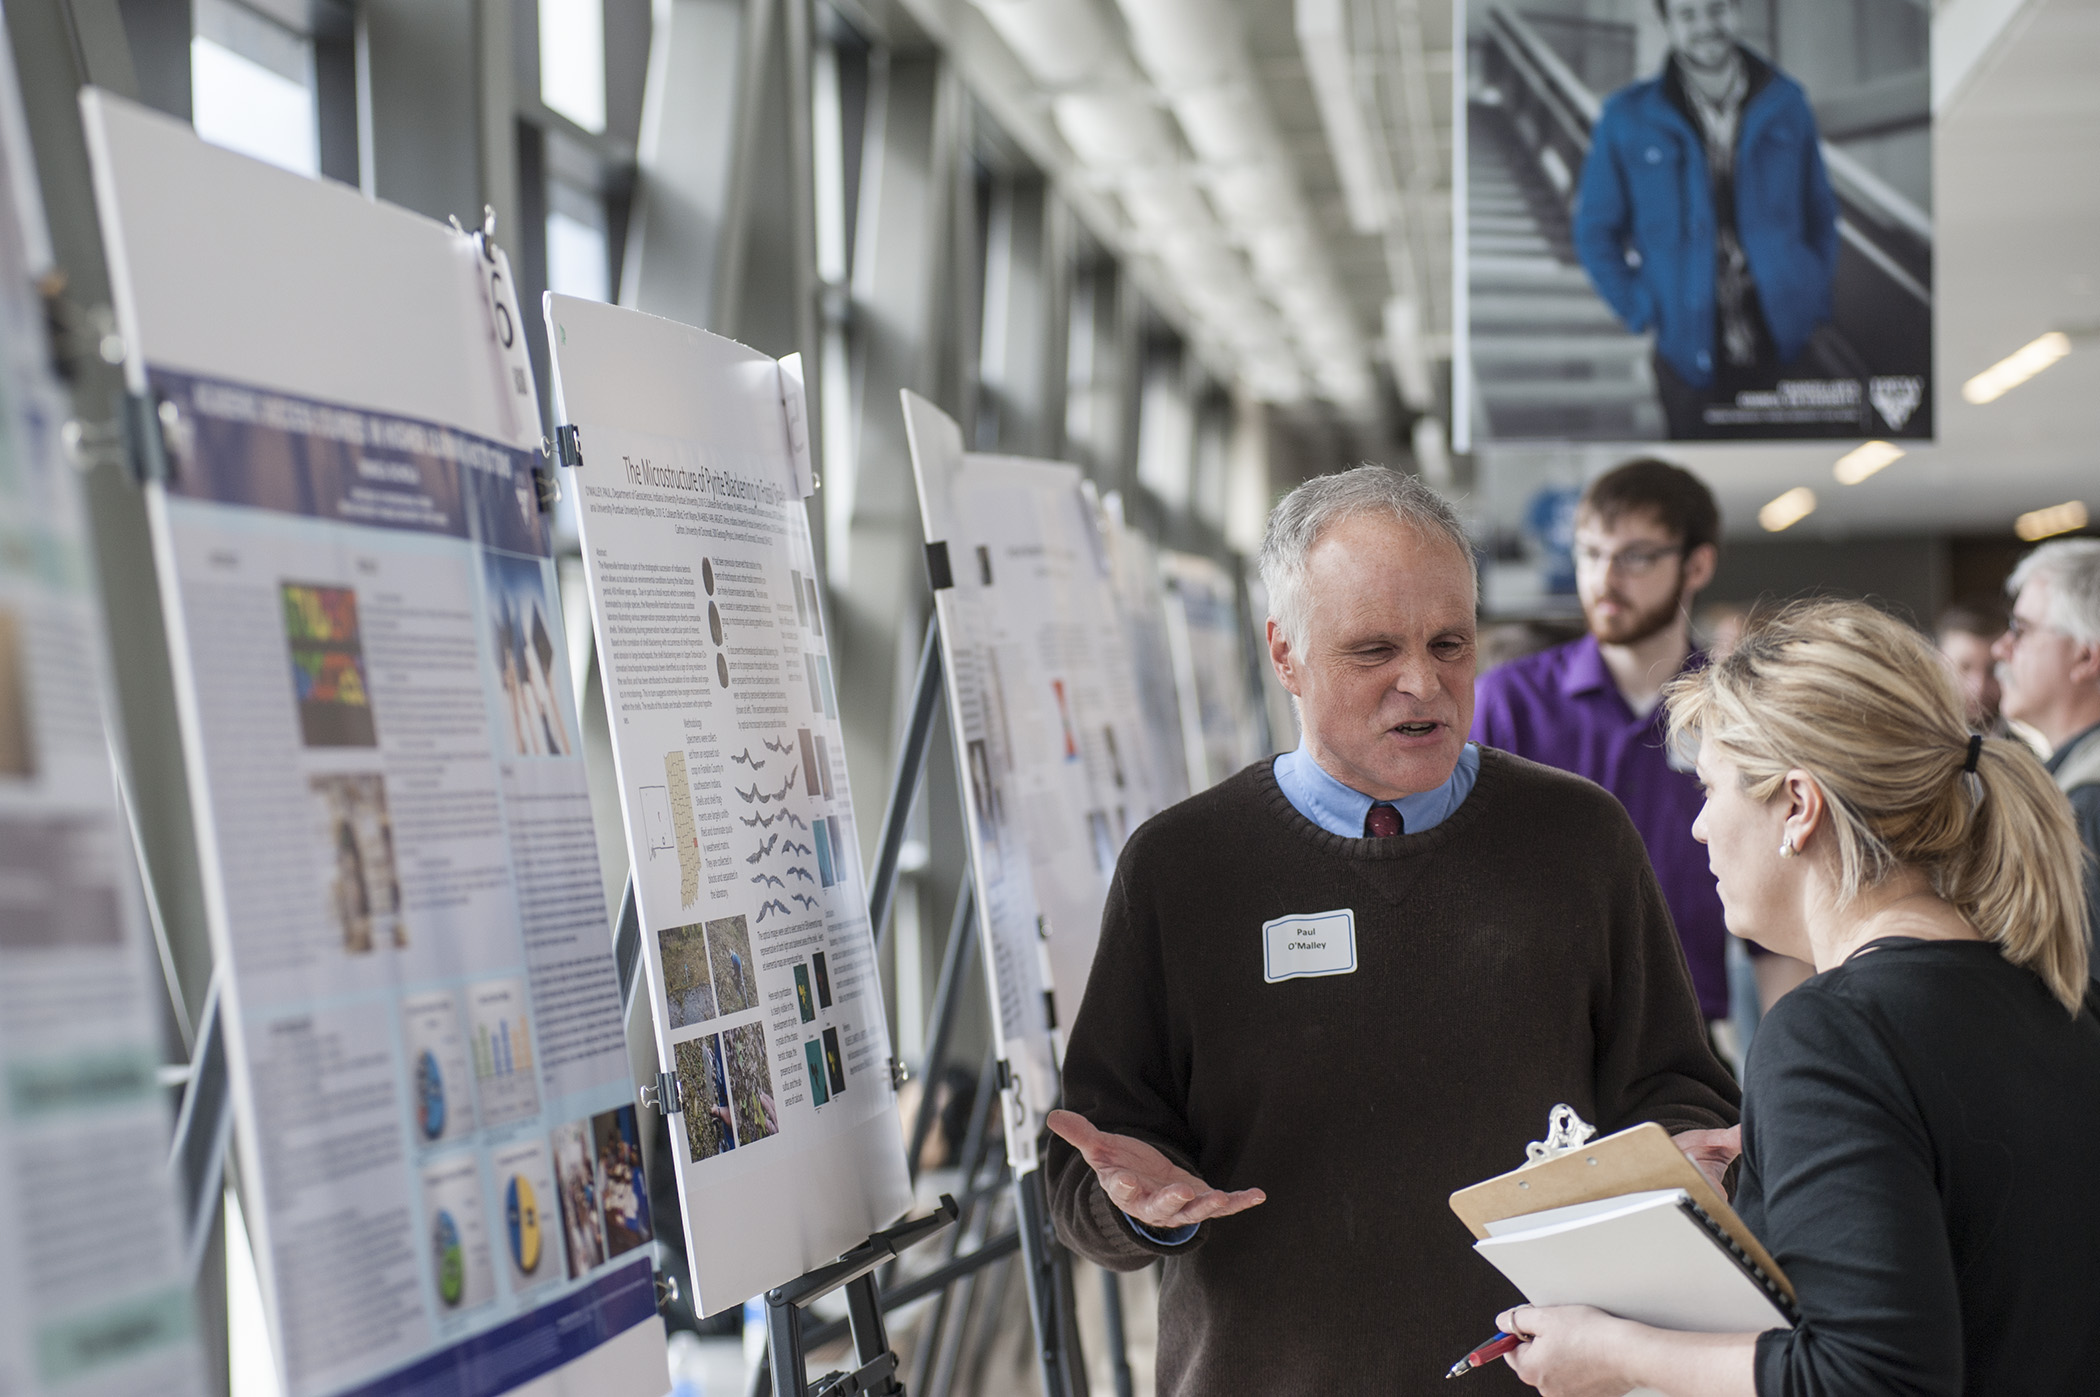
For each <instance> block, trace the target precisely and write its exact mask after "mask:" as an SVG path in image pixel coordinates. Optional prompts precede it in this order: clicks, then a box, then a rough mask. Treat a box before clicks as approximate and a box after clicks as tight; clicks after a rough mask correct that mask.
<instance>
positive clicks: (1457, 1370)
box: [1444, 1331, 1524, 1378]
mask: <svg viewBox="0 0 2100 1397" xmlns="http://www.w3.org/2000/svg"><path fill="white" fill-rule="evenodd" d="M1523 1342H1524V1336H1523V1335H1522V1334H1504V1333H1500V1332H1499V1331H1498V1332H1497V1333H1496V1335H1495V1337H1494V1338H1492V1339H1489V1340H1488V1341H1487V1342H1486V1343H1484V1344H1482V1345H1481V1346H1480V1347H1479V1348H1477V1349H1474V1350H1473V1351H1472V1352H1471V1353H1469V1354H1467V1355H1466V1356H1465V1357H1464V1358H1461V1359H1459V1360H1458V1362H1456V1363H1454V1364H1452V1365H1451V1371H1450V1372H1448V1373H1446V1374H1444V1376H1445V1377H1447V1378H1455V1377H1461V1376H1463V1375H1464V1374H1467V1373H1470V1372H1472V1371H1473V1370H1474V1369H1475V1368H1484V1367H1486V1366H1487V1365H1488V1364H1490V1363H1492V1362H1494V1361H1495V1360H1496V1359H1498V1358H1500V1357H1501V1356H1502V1355H1503V1354H1505V1353H1508V1352H1510V1351H1511V1350H1513V1349H1515V1348H1516V1347H1517V1345H1519V1344H1521V1343H1523Z"/></svg>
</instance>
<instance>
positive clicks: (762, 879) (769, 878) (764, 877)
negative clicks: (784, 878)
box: [751, 873, 787, 889]
mask: <svg viewBox="0 0 2100 1397" xmlns="http://www.w3.org/2000/svg"><path fill="white" fill-rule="evenodd" d="M751 881H752V882H754V883H771V884H772V885H773V886H774V887H776V888H781V889H785V888H786V887H787V884H785V883H783V882H781V881H780V880H779V879H778V878H776V877H774V876H773V875H772V874H770V873H754V874H752V875H751Z"/></svg>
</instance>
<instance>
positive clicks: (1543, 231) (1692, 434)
mask: <svg viewBox="0 0 2100 1397" xmlns="http://www.w3.org/2000/svg"><path fill="white" fill-rule="evenodd" d="M1456 5H1457V14H1458V18H1459V26H1460V31H1461V33H1462V35H1463V38H1462V49H1461V53H1462V60H1463V61H1462V67H1461V71H1462V72H1463V74H1464V79H1463V81H1461V82H1459V83H1457V84H1455V88H1456V91H1455V92H1454V98H1453V100H1454V103H1455V104H1456V106H1457V111H1456V112H1455V113H1454V119H1455V123H1456V125H1457V128H1458V130H1459V133H1460V141H1459V147H1458V148H1459V156H1458V159H1457V161H1456V179H1455V181H1454V183H1455V185H1456V189H1457V197H1456V198H1455V199H1454V201H1453V209H1454V217H1455V220H1456V223H1457V247H1458V268H1459V271H1458V296H1459V299H1458V314H1457V315H1456V316H1455V322H1456V323H1455V326H1454V329H1455V333H1456V336H1457V339H1456V344H1455V351H1456V352H1455V358H1454V362H1455V366H1456V373H1455V374H1454V395H1455V398H1456V402H1455V404H1454V410H1453V416H1452V423H1453V427H1454V440H1455V444H1456V446H1457V447H1458V449H1459V450H1462V451H1463V450H1467V449H1469V448H1470V446H1471V445H1472V442H1473V441H1476V440H1477V441H1483V442H1491V441H1519V440H1540V439H1546V440H1576V441H1584V440H1587V441H1614V442H1617V441H1628V442H1630V441H1662V440H1669V441H1699V440H1720V441H1742V440H1772V439H1817V438H1829V439H1851V440H1857V439H1858V438H1860V437H1880V438H1899V439H1901V438H1912V439H1925V440H1929V439H1931V437H1932V435H1933V422H1934V416H1935V412H1934V403H1933V396H1932V322H1933V231H1932V217H1931V211H1932V112H1931V105H1930V95H1931V84H1930V80H1929V76H1930V66H1931V64H1930V60H1931V33H1932V14H1931V9H1930V7H1929V6H1922V5H1907V4H1893V3H1888V0H1662V3H1656V0H1589V3H1587V4H1581V5H1569V4H1530V5H1524V6H1518V5H1513V4H1508V3H1503V2H1502V0H1456Z"/></svg>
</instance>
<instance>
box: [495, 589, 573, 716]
mask: <svg viewBox="0 0 2100 1397" xmlns="http://www.w3.org/2000/svg"><path fill="white" fill-rule="evenodd" d="M483 558H484V569H483V571H484V574H485V578H486V581H487V584H488V594H489V602H488V606H489V610H488V615H489V622H490V636H489V642H490V645H491V646H492V647H493V653H494V655H495V659H496V671H497V673H498V674H500V675H501V676H502V681H503V693H502V704H503V720H504V721H503V733H504V735H505V738H506V749H507V750H508V751H509V752H510V753H511V754H512V755H513V756H519V757H566V756H568V755H570V754H571V753H572V752H573V751H574V750H575V744H574V743H573V742H572V741H571V740H570V723H569V718H568V714H567V712H566V710H565V709H564V707H563V705H562V700H561V698H560V697H559V695H560V694H561V691H562V689H563V688H564V687H565V686H564V685H561V684H558V683H556V682H555V674H556V670H555V667H554V657H555V655H556V653H557V652H556V650H555V645H556V637H557V636H558V635H560V633H561V622H560V621H559V620H558V619H555V618H553V617H551V616H550V614H549V608H550V605H551V603H550V601H549V599H548V595H547V583H546V578H545V577H544V576H543V575H542V573H541V570H540V568H541V565H540V560H539V559H537V558H517V557H511V556H509V555H507V554H503V553H497V552H495V551H494V550H491V551H489V552H488V553H486V554H484V555H483Z"/></svg>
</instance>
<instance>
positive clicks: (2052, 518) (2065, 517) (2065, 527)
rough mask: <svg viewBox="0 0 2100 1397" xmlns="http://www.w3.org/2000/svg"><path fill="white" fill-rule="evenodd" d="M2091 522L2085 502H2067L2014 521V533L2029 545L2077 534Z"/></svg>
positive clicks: (2025, 515)
mask: <svg viewBox="0 0 2100 1397" xmlns="http://www.w3.org/2000/svg"><path fill="white" fill-rule="evenodd" d="M2090 522H2091V516H2090V515H2088V514H2087V513H2086V509H2085V501H2083V500H2066V501H2065V502H2064V503H2062V504H2053V505H2050V506H2049V507H2048V508H2047V509H2037V510H2033V511H2031V512H2029V513H2027V514H2023V515H2021V516H2020V517H2019V518H2017V519H2015V520H2013V532H2014V533H2016V534H2018V535H2019V536H2020V537H2021V538H2023V539H2025V540H2026V541H2027V542H2029V543H2033V542H2034V541H2035V540H2036V539H2043V538H2049V537H2051V536H2052V535H2055V534H2069V533H2076V532H2077V531H2078V530H2080V529H2082V528H2084V527H2085V526H2086V525H2087V524H2088V523H2090Z"/></svg>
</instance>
